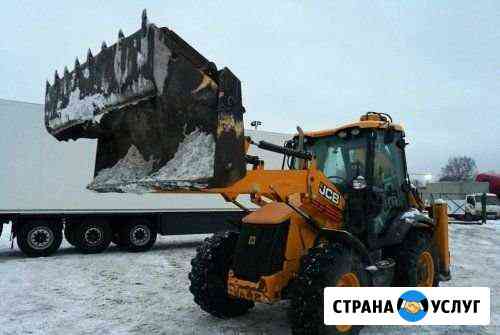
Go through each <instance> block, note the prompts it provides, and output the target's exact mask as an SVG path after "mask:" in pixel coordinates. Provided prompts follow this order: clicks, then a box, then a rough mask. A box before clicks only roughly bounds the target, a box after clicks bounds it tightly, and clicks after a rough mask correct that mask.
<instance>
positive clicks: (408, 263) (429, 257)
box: [394, 229, 439, 287]
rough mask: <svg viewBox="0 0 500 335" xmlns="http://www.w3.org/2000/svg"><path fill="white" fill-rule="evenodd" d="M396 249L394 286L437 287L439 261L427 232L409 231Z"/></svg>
mask: <svg viewBox="0 0 500 335" xmlns="http://www.w3.org/2000/svg"><path fill="white" fill-rule="evenodd" d="M398 248H399V249H398V252H397V255H396V269H395V272H394V273H395V278H394V286H421V287H426V286H427V287H430V286H439V268H438V261H439V260H438V257H437V252H436V250H435V248H434V247H433V245H432V236H431V234H430V233H429V232H426V231H423V230H417V229H413V230H410V232H408V235H407V236H406V239H405V240H404V242H403V243H402V244H401V245H399V246H398Z"/></svg>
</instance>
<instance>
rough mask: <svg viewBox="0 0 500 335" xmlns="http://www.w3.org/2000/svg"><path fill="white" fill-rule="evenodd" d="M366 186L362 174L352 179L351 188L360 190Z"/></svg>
mask: <svg viewBox="0 0 500 335" xmlns="http://www.w3.org/2000/svg"><path fill="white" fill-rule="evenodd" d="M365 187H366V180H365V177H363V176H357V177H356V178H354V180H353V181H352V188H353V189H355V190H362V189H364V188H365Z"/></svg>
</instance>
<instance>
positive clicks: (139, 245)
mask: <svg viewBox="0 0 500 335" xmlns="http://www.w3.org/2000/svg"><path fill="white" fill-rule="evenodd" d="M157 235H158V231H157V229H156V228H155V227H154V225H152V224H151V223H149V222H148V221H147V220H137V221H135V222H130V223H128V224H126V225H125V226H123V227H122V228H121V229H120V230H119V232H118V236H117V237H118V241H117V242H118V243H117V245H118V246H121V247H123V248H124V249H126V250H127V251H131V252H140V251H146V250H149V249H151V247H153V245H154V244H155V242H156V237H157Z"/></svg>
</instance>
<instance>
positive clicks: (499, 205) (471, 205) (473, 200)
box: [465, 193, 500, 221]
mask: <svg viewBox="0 0 500 335" xmlns="http://www.w3.org/2000/svg"><path fill="white" fill-rule="evenodd" d="M482 197H483V194H482V193H474V194H469V195H467V196H466V198H465V201H466V204H465V219H466V220H467V221H470V220H478V219H480V218H481V212H482V203H481V201H482V200H481V198H482ZM486 217H487V218H488V219H492V220H495V219H498V218H500V199H499V198H498V196H497V195H496V194H493V193H487V194H486Z"/></svg>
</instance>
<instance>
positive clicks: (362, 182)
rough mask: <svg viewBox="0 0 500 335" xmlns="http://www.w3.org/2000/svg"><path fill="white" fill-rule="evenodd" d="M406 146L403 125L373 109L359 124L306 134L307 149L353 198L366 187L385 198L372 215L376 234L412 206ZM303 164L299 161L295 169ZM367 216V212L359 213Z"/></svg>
mask: <svg viewBox="0 0 500 335" xmlns="http://www.w3.org/2000/svg"><path fill="white" fill-rule="evenodd" d="M294 142H295V143H297V142H298V137H295V138H294ZM405 145H406V143H405V140H404V132H403V129H402V127H400V126H398V125H395V124H393V123H392V119H390V116H388V115H385V114H379V113H368V114H366V115H363V116H362V117H361V120H360V122H357V123H353V124H350V125H346V126H344V127H341V128H337V129H333V130H327V131H321V132H310V133H305V134H304V150H305V151H307V152H309V153H311V154H312V155H313V157H314V158H315V160H316V164H317V168H318V169H319V170H320V171H322V172H323V174H324V175H325V176H326V177H327V178H328V179H329V180H330V181H331V182H332V183H333V184H334V185H335V186H337V187H338V189H339V190H340V191H341V193H343V194H346V195H347V197H349V196H350V197H351V198H354V196H353V194H355V193H360V191H361V190H365V191H366V192H372V193H374V194H376V198H377V199H378V200H380V201H381V204H380V206H379V207H380V208H377V209H375V211H376V212H377V215H374V217H373V218H371V219H370V221H372V220H373V223H374V224H373V232H374V233H375V234H378V233H380V232H381V231H382V230H383V229H384V227H385V223H386V222H387V221H388V220H390V219H392V218H394V217H395V216H396V215H397V214H398V213H400V212H401V211H402V210H405V209H407V208H408V206H409V199H408V195H407V193H408V189H409V180H408V177H407V175H408V174H407V170H406V158H405V151H404V147H405ZM298 167H299V163H298V162H297V160H295V161H294V164H293V166H292V168H298ZM372 202H373V201H372ZM366 214H368V213H366V210H365V213H360V217H363V216H365V217H366ZM363 221H365V219H363Z"/></svg>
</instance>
